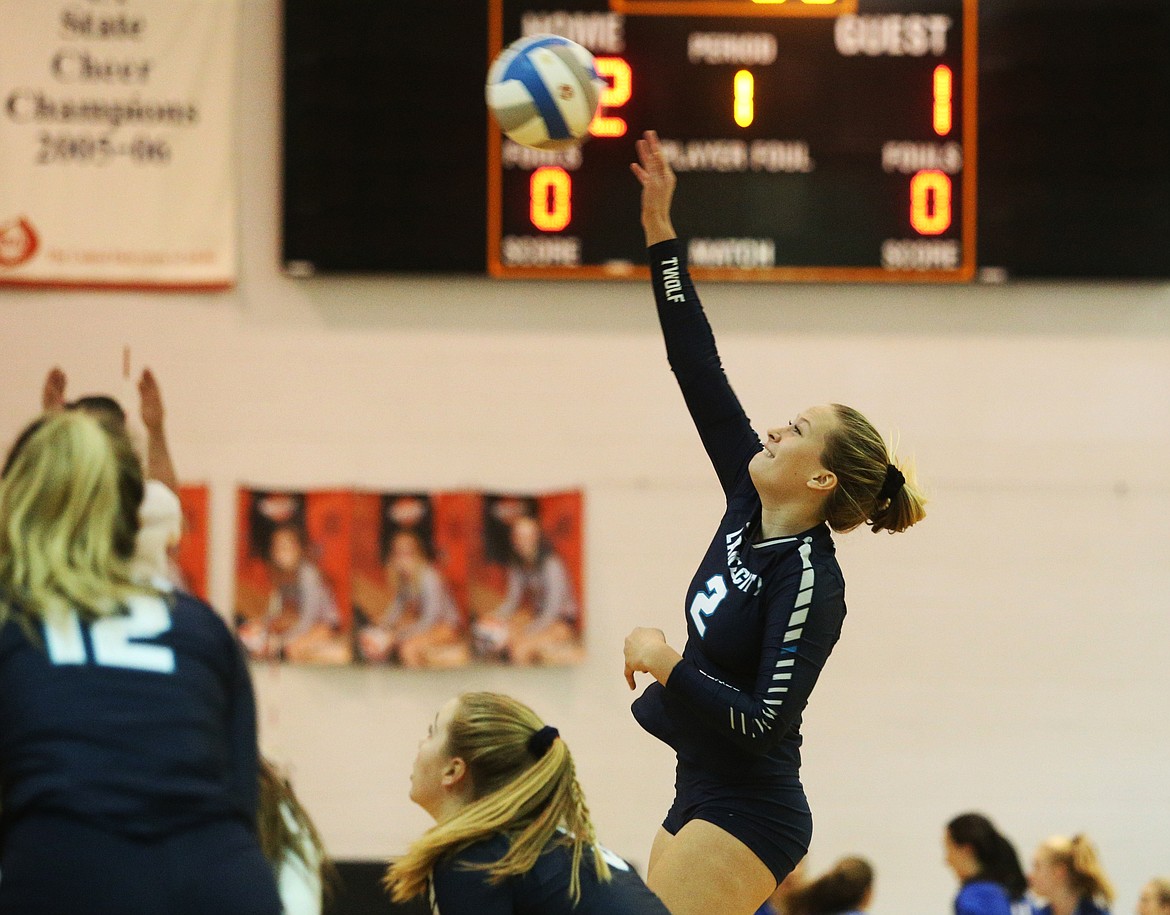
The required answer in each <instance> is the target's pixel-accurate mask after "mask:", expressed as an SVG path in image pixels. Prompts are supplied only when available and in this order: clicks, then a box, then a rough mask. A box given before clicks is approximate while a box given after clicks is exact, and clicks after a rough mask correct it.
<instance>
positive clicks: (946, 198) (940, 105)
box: [910, 65, 953, 235]
mask: <svg viewBox="0 0 1170 915" xmlns="http://www.w3.org/2000/svg"><path fill="white" fill-rule="evenodd" d="M951 84H952V75H951V68H950V67H948V66H945V65H939V66H937V67H935V68H934V73H933V74H932V76H931V88H932V90H933V93H932V94H933V97H934V105H933V106H932V110H931V125H932V126H933V127H934V132H935V133H936V134H938V135H939V136H940V137H945V136H946V135H947V134H948V133H950V132H951V112H952V110H953V103H952V99H951ZM910 225H911V226H913V227H914V231H915V232H917V233H918V234H919V235H941V234H942V233H943V232H945V231H946V230H947V229H949V228H950V227H951V176H950V175H948V174H947V173H946V172H942V171H939V170H938V169H933V168H928V169H923V170H922V171H918V172H915V173H914V177H913V178H911V179H910Z"/></svg>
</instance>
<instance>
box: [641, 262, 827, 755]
mask: <svg viewBox="0 0 1170 915" xmlns="http://www.w3.org/2000/svg"><path fill="white" fill-rule="evenodd" d="M649 253H650V265H651V275H652V278H653V284H654V296H655V300H656V301H657V304H658V317H659V321H660V322H661V324H662V331H663V335H664V338H665V341H666V351H667V357H668V359H669V361H670V367H671V369H672V370H673V371H674V374H675V376H676V377H677V379H678V383H679V387H680V388H681V389H682V394H683V398H684V400H685V401H686V404H687V408H688V409H689V410H690V413H691V416H692V418H693V419H694V422H695V426H696V427H697V428H698V431H699V437H700V438H701V439H702V442H703V446H704V447H705V448H706V450H707V454H708V456H709V457H710V459H711V462H712V464H713V465H714V467H715V472H716V474H717V475H718V477H719V482H720V483H721V484H722V486H723V491H724V494H725V496H726V498H727V508H726V511H725V513H724V515H723V518H722V520H721V521H720V524H719V529H718V530H717V531H716V532H715V536H714V538H713V539H712V541H711V545H710V546H709V547H708V548H707V552H706V554H705V555H704V556H703V560H702V562H701V563H700V565H699V568H698V570H697V571H696V572H695V576H694V578H693V579H692V581H691V585H690V588H689V589H688V591H687V597H686V621H687V643H686V647H685V648H684V650H683V659H682V661H680V662H679V663H678V665H677V666H676V667H675V668H674V670H673V671H672V672H671V674H670V677H669V679H668V680H667V684H666V686H665V687H663V686H662V685H661V684H659V683H657V682H654V683H651V684H650V685H649V686H648V687H647V688H646V690H645V691H644V692H643V693H642V695H641V696H640V697H638V699H637V700H635V702H634V705H633V711H634V716H635V718H637V720H638V723H639V724H641V725H642V727H644V728H645V729H646V730H647V731H649V732H650V733H651V734H653V735H655V736H656V737H658V738H659V739H661V740H663V741H665V742H666V743H668V744H669V745H670V746H671V747H673V748H674V749H675V751H676V752H677V754H678V756H679V758H680V759H682V760H684V761H686V762H689V763H692V764H693V765H697V766H700V767H702V768H705V769H707V770H709V771H711V772H714V773H716V774H726V775H728V776H742V775H770V776H792V777H796V775H797V773H798V771H799V768H800V740H801V738H800V721H801V713H802V712H803V710H804V707H805V704H806V703H807V702H808V697H809V694H810V693H811V692H812V688H813V686H814V685H815V684H816V681H817V677H818V676H819V675H820V672H821V668H822V667H823V666H824V664H825V661H826V659H827V658H828V657H829V653H830V652H831V651H832V649H833V646H834V645H835V644H836V642H837V639H838V638H839V636H840V634H841V624H842V621H843V620H844V617H845V582H844V579H843V578H842V576H841V569H840V567H839V566H838V565H837V559H836V556H835V554H834V548H833V539H832V536H831V534H830V532H829V528H828V527H827V526H826V525H824V524H821V525H818V526H817V527H814V528H812V529H810V530H807V531H804V532H802V533H800V534H797V535H795V536H791V537H778V538H775V539H771V540H763V539H761V538H760V509H761V506H760V498H759V495H758V494H757V493H756V489H755V486H754V484H753V483H752V480H751V477H750V475H749V473H748V463H749V462H750V461H751V459H752V457H753V456H754V455H755V454H756V453H757V452H759V451H760V449H761V448H762V447H763V446H762V445H761V443H760V440H759V437H758V436H757V435H756V433H755V432H754V431H753V429H752V426H751V423H750V422H749V421H748V418H747V416H746V414H745V413H744V411H743V408H742V407H741V406H740V403H739V400H738V398H737V397H736V396H735V393H734V391H732V389H731V385H730V384H729V383H728V381H727V377H726V375H724V373H723V368H722V366H721V364H720V362H719V354H718V352H717V350H716V348H715V338H714V335H713V334H712V332H711V327H710V325H709V324H708V323H707V318H706V316H705V315H704V314H703V309H702V306H701V305H700V304H699V299H698V296H697V295H696V294H695V289H694V286H693V284H692V283H691V280H690V277H689V275H688V273H687V270H686V264H685V262H684V260H683V255H682V247H681V245H680V244H679V242H678V241H677V240H675V239H672V240H670V241H666V242H661V243H660V244H657V245H654V246H652V247H651V248H650V252H649Z"/></svg>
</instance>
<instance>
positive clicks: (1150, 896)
mask: <svg viewBox="0 0 1170 915" xmlns="http://www.w3.org/2000/svg"><path fill="white" fill-rule="evenodd" d="M1137 915H1170V879H1167V878H1166V877H1155V878H1154V879H1153V880H1151V881H1150V882H1149V883H1147V884H1146V885H1145V886H1143V887H1142V895H1141V898H1139V899H1138V904H1137Z"/></svg>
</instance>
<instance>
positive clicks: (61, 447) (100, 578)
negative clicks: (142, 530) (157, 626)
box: [0, 411, 145, 624]
mask: <svg viewBox="0 0 1170 915" xmlns="http://www.w3.org/2000/svg"><path fill="white" fill-rule="evenodd" d="M34 425H35V426H36V428H34V429H33V431H32V432H31V434H29V435H27V436H24V437H22V439H21V440H20V441H19V443H18V448H17V449H14V452H13V454H12V455H11V456H10V458H9V462H8V465H7V467H6V468H5V473H4V477H3V479H2V480H0V624H3V623H4V622H6V621H7V620H8V618H9V617H10V616H11V615H12V614H13V611H16V612H17V614H18V617H19V618H20V621H21V622H27V621H29V620H44V619H45V618H46V617H47V616H51V615H53V614H56V613H60V612H65V611H68V610H70V609H74V610H76V611H77V612H78V613H80V614H82V615H83V616H88V617H95V616H99V615H102V614H106V613H110V612H112V611H114V610H115V609H116V608H117V607H118V606H119V605H120V604H121V603H122V602H123V601H124V600H125V599H126V598H127V597H129V596H130V595H131V594H140V593H143V591H144V590H145V589H143V588H142V587H140V586H137V585H135V584H134V582H133V580H132V577H131V572H130V560H131V557H132V556H133V553H134V539H135V535H136V534H137V532H138V506H139V504H140V503H141V501H142V489H143V482H142V467H141V465H140V464H139V462H138V457H137V456H136V455H135V454H134V449H133V448H132V447H131V445H130V441H129V439H128V438H127V437H126V434H125V432H124V431H121V430H118V429H115V428H111V427H109V426H106V425H103V424H102V423H101V422H99V421H98V420H97V419H95V418H94V417H92V416H89V415H86V414H85V413H82V412H80V411H65V412H62V413H57V414H54V415H51V416H45V417H42V418H41V419H39V420H37V422H36V423H35V424H34Z"/></svg>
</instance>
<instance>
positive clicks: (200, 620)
mask: <svg viewBox="0 0 1170 915" xmlns="http://www.w3.org/2000/svg"><path fill="white" fill-rule="evenodd" d="M154 584H155V587H156V589H157V593H156V595H154V596H152V597H151V598H148V599H153V600H160V601H162V602H163V603H165V604H166V605H167V608H168V609H169V611H170V614H171V618H172V619H173V620H174V622H175V625H177V626H184V625H185V626H193V627H197V628H199V629H206V630H210V631H212V632H215V633H217V634H223V635H227V636H229V637H230V636H231V629H230V628H229V627H228V624H227V621H226V620H224V618H223V617H222V616H221V615H220V614H219V613H218V612H217V611H216V609H215V608H214V607H212V606H211V604H209V603H208V602H207V601H205V600H203V599H202V598H200V597H197V596H195V595H194V594H191V593H190V592H189V591H183V590H181V589H179V588H176V587H174V586H173V585H171V584H170V583H169V582H165V581H162V580H158V581H155V582H154Z"/></svg>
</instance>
